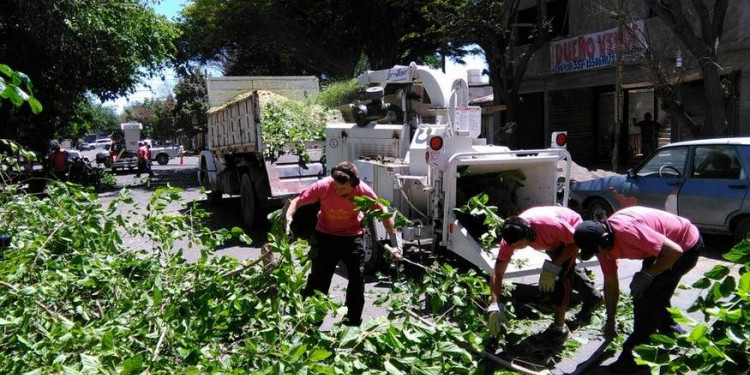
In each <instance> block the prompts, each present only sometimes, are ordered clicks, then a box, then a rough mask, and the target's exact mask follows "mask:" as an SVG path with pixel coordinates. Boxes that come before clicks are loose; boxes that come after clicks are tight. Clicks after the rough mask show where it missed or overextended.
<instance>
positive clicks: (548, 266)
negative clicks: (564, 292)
mask: <svg viewBox="0 0 750 375" xmlns="http://www.w3.org/2000/svg"><path fill="white" fill-rule="evenodd" d="M560 271H562V266H558V265H557V264H555V263H553V262H550V261H549V260H545V261H544V265H543V266H542V272H541V273H540V274H539V290H540V291H542V292H551V291H553V290H555V281H556V280H557V275H559V274H560Z"/></svg>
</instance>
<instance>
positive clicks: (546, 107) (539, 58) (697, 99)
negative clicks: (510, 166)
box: [493, 0, 750, 166]
mask: <svg viewBox="0 0 750 375" xmlns="http://www.w3.org/2000/svg"><path fill="white" fill-rule="evenodd" d="M675 1H680V0H675ZM682 1H685V6H684V8H685V9H686V10H692V6H691V5H690V4H689V3H690V2H689V1H687V0H682ZM624 3H625V4H626V8H625V10H624V11H623V13H621V14H623V15H624V16H625V17H626V18H627V19H629V20H632V23H629V27H631V28H635V31H634V32H633V33H628V32H625V33H624V34H623V44H622V50H623V51H624V52H623V53H622V55H621V56H622V58H623V59H624V60H625V62H624V63H623V73H622V90H623V91H622V92H623V94H622V96H621V98H620V108H621V110H620V113H621V116H620V120H621V121H620V124H621V128H620V129H621V132H620V133H621V139H620V143H619V145H620V147H619V150H620V151H619V153H620V154H621V155H622V156H623V157H622V159H621V163H622V164H624V165H632V164H633V163H635V162H637V161H638V160H640V158H642V157H643V153H644V145H643V144H642V140H641V128H640V127H639V126H637V125H636V124H637V123H638V122H640V121H642V120H643V119H644V116H645V114H646V113H647V112H648V113H651V115H652V117H653V119H654V120H656V121H657V122H659V123H660V124H661V125H662V126H661V128H660V131H659V134H658V135H659V144H665V143H668V142H672V141H678V140H686V139H690V138H691V137H692V134H691V133H690V132H688V131H685V130H684V129H681V128H680V127H679V126H678V125H673V122H672V121H671V120H670V118H669V116H667V113H666V112H665V111H663V110H662V109H661V108H660V100H659V97H658V95H656V93H655V90H654V86H653V83H652V82H653V79H651V78H650V77H651V75H650V73H649V70H648V69H646V68H645V65H644V64H643V59H639V58H638V56H639V55H638V46H639V45H643V42H638V41H634V40H631V39H632V37H631V35H635V34H638V33H640V35H642V36H643V37H642V38H643V39H642V40H644V41H645V43H646V44H647V45H648V47H649V48H651V49H652V50H653V51H657V52H658V53H657V55H658V56H660V59H659V60H658V62H659V64H661V65H662V66H663V68H664V69H667V70H669V71H670V72H671V74H673V75H674V77H675V79H679V80H680V82H682V83H681V84H680V85H679V86H678V87H679V97H680V98H681V100H682V101H683V103H684V104H685V107H686V108H687V112H688V115H690V116H691V117H692V118H693V119H695V120H696V122H698V123H700V122H702V120H703V117H704V116H705V113H706V104H705V97H704V94H703V82H702V80H701V76H700V69H699V67H698V63H697V61H696V59H695V58H693V57H692V55H691V54H690V53H689V52H688V50H687V49H686V48H685V47H684V46H682V44H681V42H680V40H679V39H678V38H677V37H676V36H675V35H674V34H673V33H672V32H671V30H669V29H668V28H667V27H666V26H665V24H664V23H663V22H662V21H661V20H660V19H659V18H658V17H656V16H655V15H654V14H653V12H652V10H651V9H650V8H649V7H648V6H647V4H646V2H645V1H643V0H628V1H624ZM522 4H523V5H522V11H521V12H520V13H519V19H518V23H520V24H523V23H524V22H527V23H528V22H532V23H533V22H534V21H533V18H534V17H535V16H536V4H537V2H536V1H534V0H528V1H524V2H523V3H522ZM616 4H617V1H616V0H601V1H600V0H549V1H547V2H545V3H544V6H546V7H547V8H546V11H547V16H548V18H553V19H556V20H558V21H556V22H555V27H554V34H553V35H554V37H553V39H552V40H551V42H549V43H548V45H547V46H545V47H543V48H542V49H541V50H539V51H537V52H536V53H535V55H534V57H533V58H532V60H531V62H530V64H529V69H528V70H527V72H526V75H525V78H524V81H523V84H522V86H521V93H522V94H523V103H522V105H521V108H520V111H521V113H520V116H519V118H520V119H521V121H520V122H519V129H518V131H519V137H518V148H523V149H532V148H542V147H548V146H549V143H550V135H551V133H552V132H553V131H560V130H565V131H567V132H568V150H569V151H570V153H571V155H572V156H573V160H574V161H575V162H577V163H578V164H582V165H585V166H595V165H601V164H606V163H608V162H609V161H610V160H611V157H612V156H611V155H612V150H613V147H614V137H613V133H614V126H615V124H616V123H617V121H616V119H615V85H616V80H617V74H616V68H615V51H616V41H617V30H618V29H617V26H618V22H617V20H616V19H615V18H614V17H612V16H611V15H608V14H607V12H614V9H616ZM524 17H525V18H529V19H528V20H526V19H525V18H524ZM530 17H531V18H530ZM690 19H691V20H692V21H693V22H694V27H695V28H696V29H697V30H700V28H699V27H696V25H699V23H700V21H699V19H698V18H697V17H691V18H690ZM745 19H750V2H747V1H732V0H730V1H729V9H728V11H727V14H726V18H725V23H724V31H723V36H722V38H721V39H720V42H719V43H720V44H719V51H720V54H719V59H718V60H719V64H720V66H721V67H722V68H723V70H722V80H723V83H724V86H725V94H726V95H725V98H726V101H727V118H728V123H729V129H728V134H727V135H728V136H735V135H748V134H750V75H748V74H750V38H748V36H750V27H748V26H745V25H746V24H744V23H743V20H745ZM516 32H518V33H523V32H525V31H516ZM518 40H525V39H524V38H523V35H519V38H518ZM523 49H524V48H523V47H519V48H518V49H517V50H516V51H515V53H516V54H520V53H522V52H523ZM743 78H744V79H743ZM493 108H495V110H497V106H495V107H493ZM498 113H500V116H502V115H501V113H502V112H501V111H500V112H498ZM494 116H497V114H495V115H494ZM501 122H502V120H501ZM497 134H498V132H497V129H496V130H495V135H497ZM495 138H498V137H497V136H496V137H495ZM495 141H496V143H497V141H498V140H497V139H496V140H495Z"/></svg>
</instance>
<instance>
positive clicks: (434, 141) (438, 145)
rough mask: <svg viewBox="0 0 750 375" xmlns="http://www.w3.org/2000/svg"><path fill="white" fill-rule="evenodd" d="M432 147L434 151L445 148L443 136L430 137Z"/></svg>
mask: <svg viewBox="0 0 750 375" xmlns="http://www.w3.org/2000/svg"><path fill="white" fill-rule="evenodd" d="M430 148H431V149H433V150H434V151H439V150H440V149H442V148H443V137H440V136H434V137H432V138H430Z"/></svg>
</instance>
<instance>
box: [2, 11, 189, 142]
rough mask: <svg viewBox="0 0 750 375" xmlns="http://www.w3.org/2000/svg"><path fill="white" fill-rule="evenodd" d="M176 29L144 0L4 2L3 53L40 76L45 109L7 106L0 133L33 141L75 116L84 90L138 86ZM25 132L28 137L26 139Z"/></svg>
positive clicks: (170, 48) (157, 64)
mask: <svg viewBox="0 0 750 375" xmlns="http://www.w3.org/2000/svg"><path fill="white" fill-rule="evenodd" d="M176 35H177V34H176V29H175V28H174V27H173V26H172V25H171V24H170V23H169V22H168V21H167V20H166V19H165V18H164V17H162V16H158V15H157V14H156V13H155V12H154V11H153V9H151V8H150V7H149V6H148V4H147V2H145V1H142V0H38V1H25V0H7V1H3V2H1V3H0V56H2V57H3V59H4V60H3V62H4V63H7V64H9V65H10V66H13V67H15V68H17V69H19V70H22V71H24V72H25V73H26V74H27V75H28V76H29V77H30V78H31V79H32V80H33V81H34V83H35V87H36V88H37V92H36V97H37V98H38V100H39V101H40V102H41V103H45V110H44V111H43V112H42V113H41V114H40V115H39V116H35V117H33V118H32V117H30V116H29V115H28V113H23V112H22V111H14V110H13V109H12V108H11V107H10V106H5V107H2V108H0V111H1V113H0V115H1V116H0V117H2V118H3V119H5V120H6V121H8V123H9V124H10V126H3V127H1V128H0V136H4V137H9V138H16V139H19V140H21V141H22V142H24V141H25V142H27V144H32V143H33V144H35V145H36V146H39V144H40V143H41V144H44V143H46V141H45V140H44V139H42V138H48V137H51V136H53V135H54V132H55V131H56V130H57V129H58V128H59V127H60V126H62V125H63V124H65V123H66V122H68V121H69V120H70V119H71V118H72V117H73V116H74V113H75V109H76V107H77V103H79V102H81V101H85V100H86V99H85V96H84V94H85V93H87V92H90V93H93V94H94V95H95V96H97V97H98V98H100V99H102V100H108V99H114V98H116V97H118V96H122V95H126V94H128V93H132V92H133V90H134V88H135V86H136V84H137V83H138V82H139V81H140V80H141V79H142V78H144V77H146V76H148V75H149V74H150V73H149V72H154V71H158V69H159V68H161V67H162V66H163V65H164V63H165V62H167V61H168V59H169V58H170V57H171V56H172V55H173V54H174V45H173V43H172V41H173V38H175V37H176ZM24 138H26V139H24Z"/></svg>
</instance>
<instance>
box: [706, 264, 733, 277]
mask: <svg viewBox="0 0 750 375" xmlns="http://www.w3.org/2000/svg"><path fill="white" fill-rule="evenodd" d="M703 275H704V276H706V277H708V278H709V279H713V280H719V279H721V278H723V277H724V276H726V275H729V268H728V267H726V266H722V265H721V264H717V265H715V266H714V268H712V269H711V270H710V271H708V272H706V273H704V274H703Z"/></svg>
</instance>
